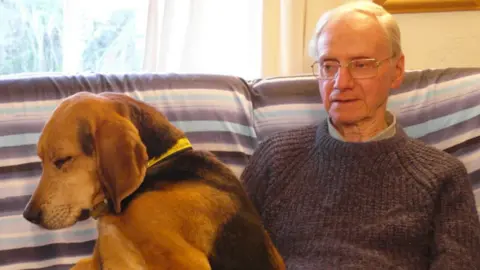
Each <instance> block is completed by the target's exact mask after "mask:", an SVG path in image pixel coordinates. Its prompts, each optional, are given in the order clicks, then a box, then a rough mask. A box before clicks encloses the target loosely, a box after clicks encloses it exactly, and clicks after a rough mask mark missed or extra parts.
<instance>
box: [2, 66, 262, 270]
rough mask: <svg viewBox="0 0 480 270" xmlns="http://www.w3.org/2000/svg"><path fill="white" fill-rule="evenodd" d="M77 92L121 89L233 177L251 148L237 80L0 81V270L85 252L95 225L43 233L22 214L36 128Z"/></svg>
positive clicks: (244, 90) (246, 102) (244, 98)
mask: <svg viewBox="0 0 480 270" xmlns="http://www.w3.org/2000/svg"><path fill="white" fill-rule="evenodd" d="M79 91H88V92H94V93H99V92H104V91H114V92H121V93H125V94H127V95H130V96H133V97H135V98H137V99H139V100H143V101H145V102H147V103H150V104H152V105H154V106H156V107H157V108H159V109H160V111H162V112H163V113H164V114H165V115H166V116H167V117H168V118H169V120H170V121H171V122H172V123H173V124H174V125H176V126H177V127H179V128H180V129H182V130H183V131H184V132H185V133H186V135H187V136H188V138H189V139H190V141H191V142H192V144H193V146H194V148H196V149H203V150H209V151H212V152H213V153H214V154H216V155H217V156H218V157H219V158H220V159H221V160H222V161H223V162H225V163H227V165H229V166H230V168H232V170H233V171H234V172H235V173H236V174H237V175H239V174H240V173H241V170H242V169H243V167H244V166H245V164H246V162H247V161H248V158H249V156H250V155H251V153H252V151H253V149H254V147H255V139H256V138H255V132H254V129H253V122H252V117H251V112H252V107H251V101H250V100H251V98H250V93H249V88H248V85H247V84H246V82H245V81H243V80H242V79H240V78H237V77H232V76H216V75H178V74H165V75H160V74H130V75H102V74H91V75H75V76H66V75H52V76H40V75H39V76H26V77H24V78H20V77H10V78H3V79H0V209H1V211H0V269H3V267H5V268H8V269H27V268H44V267H45V268H48V267H60V265H66V266H68V265H71V264H72V263H74V262H75V261H76V260H78V258H80V257H83V256H86V255H89V254H90V253H91V251H92V248H93V244H94V242H93V240H94V239H95V237H96V229H95V227H94V222H93V221H92V220H91V219H90V220H87V221H84V222H80V223H78V224H77V225H75V226H74V227H72V228H69V229H65V230H61V231H46V230H42V229H40V228H39V227H37V226H35V225H32V224H29V223H27V222H26V221H25V220H24V219H23V217H22V210H23V208H24V207H25V205H26V203H27V201H28V199H29V198H30V195H31V194H32V192H33V190H34V188H35V186H36V184H37V183H38V180H39V178H40V174H41V167H40V164H39V159H38V158H37V156H36V143H37V140H38V138H39V135H40V132H41V129H42V127H43V125H44V123H45V121H46V120H47V118H48V117H49V116H50V114H51V113H52V111H53V110H54V108H55V107H56V106H57V105H58V104H59V103H60V101H61V99H62V98H65V97H67V96H70V95H72V94H74V93H77V92H79ZM49 269H50V268H49ZM52 269H53V268H52ZM55 269H57V268H55ZM65 269H66V268H65Z"/></svg>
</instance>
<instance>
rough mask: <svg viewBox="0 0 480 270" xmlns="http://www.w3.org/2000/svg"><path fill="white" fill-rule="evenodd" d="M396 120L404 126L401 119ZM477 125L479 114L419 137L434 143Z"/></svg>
mask: <svg viewBox="0 0 480 270" xmlns="http://www.w3.org/2000/svg"><path fill="white" fill-rule="evenodd" d="M398 122H399V123H400V124H401V125H402V126H405V125H404V123H403V119H399V120H398ZM479 127H480V115H478V116H476V117H474V118H472V119H469V120H467V121H463V122H460V123H458V124H455V125H452V126H449V127H446V128H443V129H440V130H438V131H435V132H432V133H429V134H427V135H425V136H423V137H420V138H419V139H420V140H422V141H424V142H426V143H428V144H436V143H439V142H442V141H445V140H448V139H449V138H452V137H455V136H458V135H461V134H464V133H466V132H468V131H471V130H475V129H478V128H479ZM456 143H457V144H458V143H461V142H456Z"/></svg>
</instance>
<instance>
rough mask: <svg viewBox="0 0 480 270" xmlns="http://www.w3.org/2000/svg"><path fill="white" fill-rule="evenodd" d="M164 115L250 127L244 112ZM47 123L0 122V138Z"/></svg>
mask: <svg viewBox="0 0 480 270" xmlns="http://www.w3.org/2000/svg"><path fill="white" fill-rule="evenodd" d="M164 115H165V116H166V117H167V118H168V120H170V121H209V120H214V121H227V122H232V123H236V124H240V125H244V126H252V125H253V123H252V121H251V120H250V118H249V116H250V115H248V114H247V113H245V112H244V111H239V110H237V111H228V110H218V109H214V108H208V109H195V108H189V109H187V110H179V109H174V110H167V111H166V112H164ZM46 121H47V117H46V118H45V119H37V120H26V121H8V122H0V136H6V135H14V134H23V133H40V132H41V130H42V129H43V126H44V125H45V123H46Z"/></svg>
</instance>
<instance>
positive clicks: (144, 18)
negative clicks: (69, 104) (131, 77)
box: [0, 0, 263, 78]
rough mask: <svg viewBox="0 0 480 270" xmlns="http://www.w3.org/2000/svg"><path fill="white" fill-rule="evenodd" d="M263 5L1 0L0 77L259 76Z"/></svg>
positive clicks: (235, 0) (229, 0) (189, 0)
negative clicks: (54, 74) (88, 74)
mask: <svg viewBox="0 0 480 270" xmlns="http://www.w3.org/2000/svg"><path fill="white" fill-rule="evenodd" d="M262 2H263V1H262V0H82V1H78V0H60V1H59V0H43V1H31V0H1V1H0V15H1V16H0V17H1V18H2V22H0V63H3V64H4V65H2V66H0V75H4V74H14V75H15V74H20V73H43V72H61V73H83V72H102V73H127V72H176V73H216V74H229V75H237V76H242V77H244V78H257V77H260V76H261V53H262V47H261V42H262V40H261V36H262V7H263V6H262Z"/></svg>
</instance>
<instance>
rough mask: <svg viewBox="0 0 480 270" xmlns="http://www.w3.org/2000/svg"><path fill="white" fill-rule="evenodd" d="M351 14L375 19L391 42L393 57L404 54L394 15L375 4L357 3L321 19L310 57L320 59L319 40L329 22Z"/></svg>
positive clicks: (352, 3)
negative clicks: (357, 13)
mask: <svg viewBox="0 0 480 270" xmlns="http://www.w3.org/2000/svg"><path fill="white" fill-rule="evenodd" d="M351 12H361V13H364V14H366V15H369V16H372V17H374V18H375V19H376V20H377V21H378V23H379V24H380V26H381V27H382V29H383V30H384V32H385V34H386V36H387V38H388V40H389V41H390V44H391V53H392V56H399V55H400V54H401V53H402V45H401V39H400V28H399V27H398V24H397V22H396V20H395V18H394V17H393V16H392V14H390V13H389V12H387V11H386V10H385V9H384V8H383V7H382V6H380V5H377V4H375V3H373V2H370V1H355V2H349V3H346V4H343V5H341V6H338V7H336V8H334V9H331V10H329V11H327V12H326V13H324V14H323V15H322V16H321V17H320V19H319V20H318V22H317V25H316V27H315V33H314V34H313V37H312V38H311V40H310V42H309V44H308V45H309V48H308V50H309V55H310V57H312V58H313V59H315V60H317V59H318V58H319V57H320V56H319V53H318V50H317V43H318V38H319V36H320V34H321V33H322V31H323V29H324V28H325V26H326V25H327V24H328V22H330V21H331V20H332V19H336V18H339V17H341V16H343V15H346V14H348V13H351Z"/></svg>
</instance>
